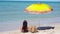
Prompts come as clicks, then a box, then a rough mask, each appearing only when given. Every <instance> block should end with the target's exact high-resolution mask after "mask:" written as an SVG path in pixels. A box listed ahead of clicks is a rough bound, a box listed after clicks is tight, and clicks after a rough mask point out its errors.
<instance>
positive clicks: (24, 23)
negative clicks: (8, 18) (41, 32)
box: [22, 20, 27, 29]
mask: <svg viewBox="0 0 60 34" xmlns="http://www.w3.org/2000/svg"><path fill="white" fill-rule="evenodd" d="M22 29H27V21H26V20H24V21H23V27H22Z"/></svg>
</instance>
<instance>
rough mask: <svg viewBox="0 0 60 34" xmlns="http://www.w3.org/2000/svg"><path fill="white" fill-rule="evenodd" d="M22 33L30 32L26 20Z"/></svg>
mask: <svg viewBox="0 0 60 34" xmlns="http://www.w3.org/2000/svg"><path fill="white" fill-rule="evenodd" d="M21 32H29V28H28V25H27V21H26V20H24V21H23V26H22V29H21Z"/></svg>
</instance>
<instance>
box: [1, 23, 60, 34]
mask: <svg viewBox="0 0 60 34" xmlns="http://www.w3.org/2000/svg"><path fill="white" fill-rule="evenodd" d="M54 27H55V28H54V29H50V30H39V31H38V32H37V33H31V32H28V33H22V32H20V30H13V31H5V32H0V34H60V26H59V24H55V26H54Z"/></svg>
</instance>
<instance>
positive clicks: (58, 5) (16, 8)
mask: <svg viewBox="0 0 60 34" xmlns="http://www.w3.org/2000/svg"><path fill="white" fill-rule="evenodd" d="M34 3H36V4H38V3H39V4H40V3H44V4H48V5H49V6H51V7H52V9H53V11H52V12H51V13H48V14H38V15H37V14H29V13H27V12H25V8H27V7H28V6H29V5H31V4H34ZM24 20H27V22H28V25H29V26H33V25H35V26H40V24H52V23H60V2H51V1H0V32H2V31H10V30H17V29H20V27H21V26H22V23H23V21H24ZM48 26H49V25H48Z"/></svg>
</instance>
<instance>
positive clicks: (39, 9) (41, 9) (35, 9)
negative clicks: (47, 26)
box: [25, 4, 53, 14]
mask: <svg viewBox="0 0 60 34" xmlns="http://www.w3.org/2000/svg"><path fill="white" fill-rule="evenodd" d="M51 11H53V9H52V8H51V6H49V5H47V4H32V5H30V6H28V7H27V8H25V12H28V13H31V14H44V13H48V12H51Z"/></svg>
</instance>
